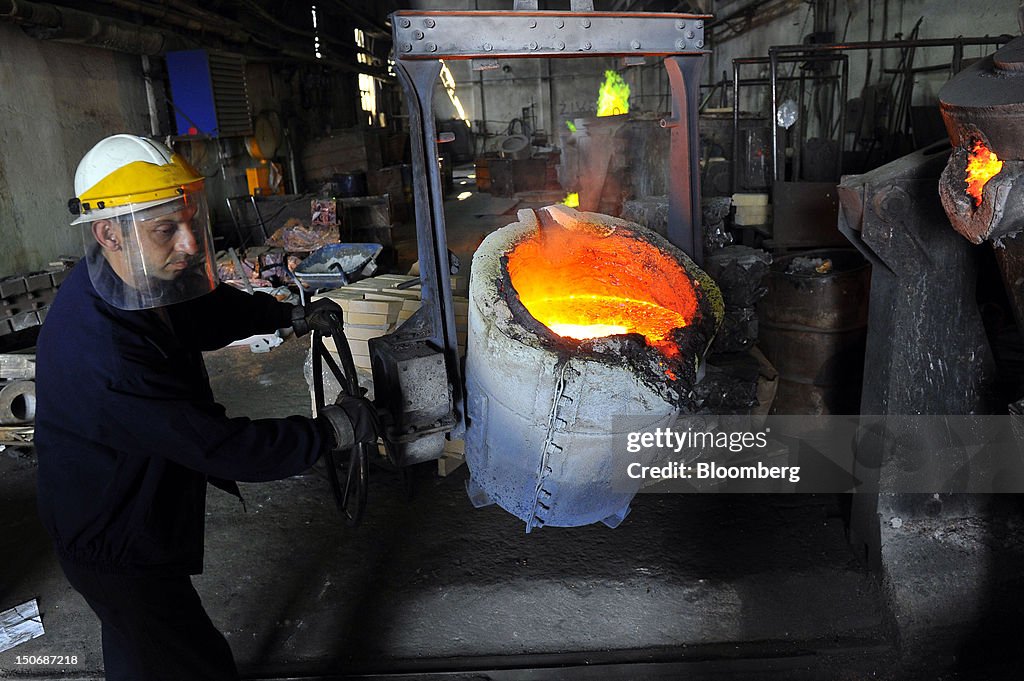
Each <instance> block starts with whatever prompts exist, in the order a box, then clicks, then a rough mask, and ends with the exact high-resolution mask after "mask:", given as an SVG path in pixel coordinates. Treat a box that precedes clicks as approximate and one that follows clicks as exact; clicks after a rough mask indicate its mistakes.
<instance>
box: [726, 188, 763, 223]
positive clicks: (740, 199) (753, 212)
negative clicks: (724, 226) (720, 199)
mask: <svg viewBox="0 0 1024 681" xmlns="http://www.w3.org/2000/svg"><path fill="white" fill-rule="evenodd" d="M732 205H733V206H735V207H736V215H735V216H734V217H733V224H735V225H737V226H740V227H756V226H760V225H766V224H768V221H769V220H768V218H769V216H770V215H771V212H770V211H771V207H770V206H769V205H768V195H767V194H733V195H732Z"/></svg>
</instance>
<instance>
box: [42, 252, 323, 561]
mask: <svg viewBox="0 0 1024 681" xmlns="http://www.w3.org/2000/svg"><path fill="white" fill-rule="evenodd" d="M291 309H292V308H291V306H290V305H286V304H283V303H279V302H277V301H276V300H275V299H274V298H273V297H271V296H268V295H265V294H260V293H257V294H255V295H248V294H246V293H243V292H241V291H238V290H237V289H234V288H231V287H230V286H227V285H225V284H221V285H220V286H219V287H218V288H217V289H216V290H214V291H213V292H212V293H208V294H206V295H204V296H201V297H199V298H196V299H194V300H190V301H187V302H184V303H178V304H176V305H170V306H167V307H163V308H156V309H150V310H136V311H125V310H120V309H117V308H115V307H113V306H111V305H109V304H107V303H106V302H105V301H104V300H103V299H102V298H101V297H100V296H99V295H98V294H97V293H96V289H95V288H94V287H93V285H92V282H91V281H90V280H89V273H88V270H87V268H86V266H85V263H84V262H82V263H79V264H78V265H76V266H75V268H74V270H73V271H72V272H71V274H70V275H69V276H68V278H67V279H66V280H65V281H64V283H63V284H62V285H61V287H60V290H59V291H58V294H57V297H56V299H55V300H54V302H53V305H52V306H51V307H50V310H49V312H48V313H47V316H46V320H45V323H44V324H43V328H42V330H41V331H40V333H39V341H38V344H37V348H36V395H37V403H36V432H35V446H36V451H37V453H38V458H39V472H38V486H39V489H38V492H39V512H40V517H41V518H42V521H43V525H44V526H45V527H46V529H47V531H48V532H49V533H50V535H51V536H52V537H53V539H54V541H55V543H56V547H57V552H58V554H59V555H60V556H61V558H62V559H63V560H68V561H71V562H73V563H76V564H79V565H84V566H90V567H95V568H96V569H100V570H104V571H110V572H118V573H124V574H198V573H200V572H202V563H203V534H204V520H205V515H206V485H207V480H208V478H220V479H222V480H238V481H246V482H257V481H265V480H277V479H281V478H285V477H288V476H291V475H295V474H297V473H300V472H302V471H304V470H306V469H307V468H309V467H310V466H311V465H312V464H313V463H314V462H315V461H316V459H317V458H318V457H319V456H320V454H321V452H322V450H323V449H324V448H325V447H327V446H330V445H331V444H333V442H332V437H331V435H330V431H329V430H327V429H322V428H323V427H322V426H320V425H318V424H317V423H316V422H315V421H314V420H313V419H310V418H306V417H301V416H292V417H289V418H282V419H261V420H255V421H254V420H251V419H248V418H228V417H227V416H226V415H225V411H224V408H223V407H222V406H220V405H219V404H217V403H216V402H214V399H213V393H212V391H211V390H210V383H209V378H208V376H207V374H206V369H205V366H204V364H203V359H202V354H201V351H203V350H213V349H216V348H219V347H223V346H224V345H227V344H228V343H230V342H232V341H234V340H237V339H239V338H246V337H248V336H251V335H253V334H255V333H269V332H273V331H274V330H275V329H277V328H283V327H287V326H290V324H291V321H290V313H291ZM295 370H296V371H301V370H302V368H301V367H299V366H297V367H296V368H295ZM236 489H237V488H236Z"/></svg>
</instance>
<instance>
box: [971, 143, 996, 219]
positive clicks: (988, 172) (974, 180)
mask: <svg viewBox="0 0 1024 681" xmlns="http://www.w3.org/2000/svg"><path fill="white" fill-rule="evenodd" d="M1002 169H1003V162H1002V161H1000V160H999V157H998V156H996V155H995V153H994V152H993V151H992V150H991V149H989V148H988V147H986V146H985V144H984V143H983V142H982V141H981V140H977V141H976V142H975V143H974V146H972V147H971V150H970V152H969V154H968V158H967V177H966V182H967V193H968V194H970V195H971V196H972V197H973V198H974V207H975V208H977V207H978V206H980V205H981V192H982V189H984V187H985V183H986V182H988V181H989V180H991V179H992V178H993V177H995V176H996V175H998V174H999V171H1000V170H1002Z"/></svg>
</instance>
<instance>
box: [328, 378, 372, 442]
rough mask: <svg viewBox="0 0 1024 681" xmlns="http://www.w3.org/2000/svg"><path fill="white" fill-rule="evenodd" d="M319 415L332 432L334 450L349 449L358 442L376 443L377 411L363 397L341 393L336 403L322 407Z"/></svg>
mask: <svg viewBox="0 0 1024 681" xmlns="http://www.w3.org/2000/svg"><path fill="white" fill-rule="evenodd" d="M321 414H322V416H323V418H325V419H326V420H327V422H328V423H329V424H330V425H331V428H332V429H333V430H334V442H335V446H334V449H341V450H344V449H351V448H352V447H353V446H355V445H356V444H358V443H360V442H369V443H374V442H376V441H377V433H378V432H379V431H380V424H379V423H378V421H377V410H376V409H375V408H374V406H373V404H372V403H371V402H370V401H369V400H368V399H366V398H365V397H352V396H350V395H346V394H345V392H344V391H342V393H341V395H339V396H338V401H337V402H335V403H334V404H329V405H327V406H326V407H324V408H323V410H322V412H321Z"/></svg>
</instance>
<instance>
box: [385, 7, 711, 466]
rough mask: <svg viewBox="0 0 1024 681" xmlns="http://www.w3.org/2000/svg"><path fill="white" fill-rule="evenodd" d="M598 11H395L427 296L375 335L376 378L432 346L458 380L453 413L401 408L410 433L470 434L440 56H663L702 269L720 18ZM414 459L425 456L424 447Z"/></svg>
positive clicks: (672, 212)
mask: <svg viewBox="0 0 1024 681" xmlns="http://www.w3.org/2000/svg"><path fill="white" fill-rule="evenodd" d="M593 10H594V5H593V2H591V1H589V0H572V2H571V3H570V11H568V12H566V11H539V10H538V8H537V2H536V0H516V2H515V9H513V10H511V11H443V12H439V11H433V12H431V11H410V10H403V11H398V12H395V13H393V14H392V15H391V23H392V27H393V29H392V30H393V38H394V45H395V57H396V58H395V72H396V73H397V75H398V79H399V81H400V82H401V84H402V88H403V91H404V94H405V98H406V103H407V105H408V108H409V127H410V141H411V146H412V165H413V191H414V196H415V201H416V240H417V252H418V256H419V262H420V279H421V284H422V291H421V294H422V300H423V304H422V307H421V308H420V309H419V310H418V311H417V312H416V313H415V314H414V315H413V316H412V317H411V318H410V319H409V320H408V321H407V322H406V323H405V324H403V325H402V327H401V328H400V329H398V330H397V331H396V332H395V333H392V334H390V335H387V336H382V337H380V338H377V339H373V340H371V341H370V354H371V358H372V363H373V367H374V383H375V385H377V386H378V388H377V389H378V391H385V392H386V391H387V390H389V389H390V387H391V386H390V385H389V384H388V383H387V376H389V375H394V370H393V369H394V367H396V366H399V365H401V364H402V363H403V362H404V361H405V360H406V359H407V358H408V357H411V356H422V353H423V352H424V351H425V350H429V351H432V352H434V353H436V354H437V355H438V356H440V357H443V359H444V364H445V368H446V371H447V378H448V382H449V386H450V390H449V392H448V394H449V395H450V403H449V414H450V418H444V419H440V420H434V421H432V422H431V423H430V424H426V423H424V424H419V423H417V422H415V418H414V417H413V415H411V414H409V415H407V414H401V413H399V414H392V418H394V419H395V424H396V428H398V429H400V430H401V431H403V432H406V433H408V432H415V431H416V430H418V429H419V428H420V427H424V428H425V429H426V430H428V431H429V430H435V429H436V428H438V427H439V426H440V427H443V428H446V429H447V428H448V427H450V430H451V435H452V437H460V436H462V435H463V434H464V432H465V427H466V423H465V390H464V384H463V376H462V375H461V374H462V371H461V366H460V363H459V357H458V343H457V338H456V330H455V316H454V306H453V302H452V289H451V282H450V279H449V274H450V263H449V262H448V247H447V238H446V235H445V222H444V206H443V201H444V198H443V197H444V195H443V191H442V186H441V175H440V171H439V167H438V150H437V142H438V134H437V127H436V124H435V120H434V113H433V101H432V97H433V89H434V85H435V83H436V82H437V80H438V76H439V75H440V72H441V65H442V62H441V60H443V59H474V60H485V61H487V62H490V63H491V64H494V63H495V62H496V60H499V59H523V58H533V59H535V58H572V57H625V58H631V57H632V58H637V57H664V59H665V62H664V63H665V68H666V70H667V71H668V77H669V85H670V87H671V99H672V115H671V118H669V119H666V120H662V121H661V125H662V127H665V128H668V129H669V131H670V139H671V148H670V153H669V164H670V178H671V179H670V184H669V192H668V193H669V217H668V238H669V241H671V242H672V243H673V244H674V245H676V246H677V247H679V248H680V249H682V250H683V251H685V252H686V253H687V254H688V255H689V256H690V257H691V258H692V259H693V260H694V261H695V262H696V263H697V264H698V265H699V264H701V262H702V261H703V234H702V231H701V224H700V168H699V156H698V149H699V140H698V133H697V108H698V105H699V103H700V92H699V75H700V72H699V70H700V67H701V65H702V64H703V61H704V57H705V55H706V54H707V51H706V50H705V49H704V21H705V19H708V18H710V15H698V14H675V13H650V12H624V13H623V12H620V13H609V12H595V11H593ZM378 377H379V378H380V380H381V383H380V384H378V383H377V380H378ZM437 455H438V456H440V450H438V452H437ZM413 458H414V459H419V460H422V458H424V453H422V452H421V453H420V454H419V455H417V456H414V457H413Z"/></svg>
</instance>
